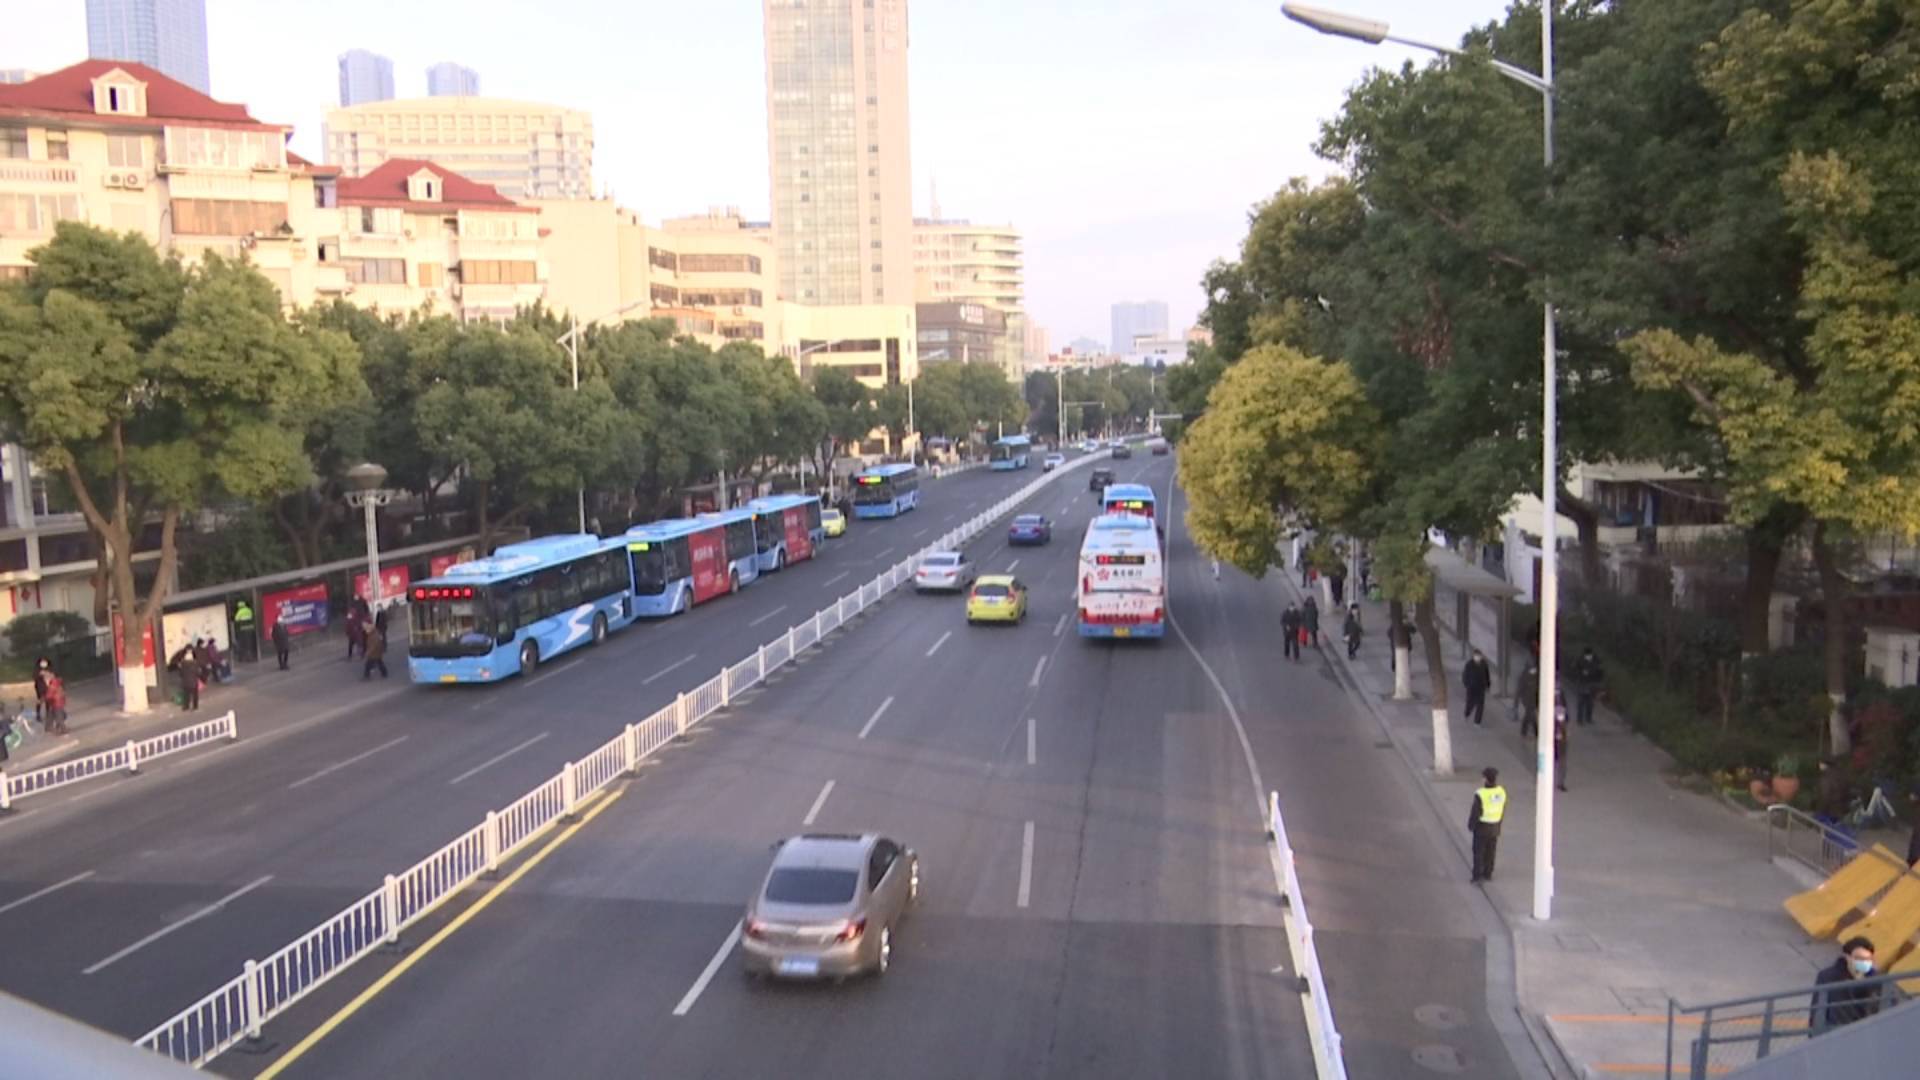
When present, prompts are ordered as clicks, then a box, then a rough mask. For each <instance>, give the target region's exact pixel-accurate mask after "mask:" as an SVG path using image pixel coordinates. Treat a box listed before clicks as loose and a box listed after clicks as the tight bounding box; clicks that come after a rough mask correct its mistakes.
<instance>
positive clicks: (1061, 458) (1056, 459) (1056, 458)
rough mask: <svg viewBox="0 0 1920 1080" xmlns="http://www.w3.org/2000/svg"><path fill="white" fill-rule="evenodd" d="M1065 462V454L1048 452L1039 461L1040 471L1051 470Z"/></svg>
mask: <svg viewBox="0 0 1920 1080" xmlns="http://www.w3.org/2000/svg"><path fill="white" fill-rule="evenodd" d="M1066 463H1067V455H1065V454H1048V455H1047V456H1046V459H1045V460H1043V461H1041V462H1040V471H1041V472H1052V471H1053V470H1055V469H1057V468H1059V467H1060V466H1062V465H1065V464H1066Z"/></svg>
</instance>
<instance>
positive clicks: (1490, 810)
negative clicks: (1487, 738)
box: [1467, 767, 1507, 884]
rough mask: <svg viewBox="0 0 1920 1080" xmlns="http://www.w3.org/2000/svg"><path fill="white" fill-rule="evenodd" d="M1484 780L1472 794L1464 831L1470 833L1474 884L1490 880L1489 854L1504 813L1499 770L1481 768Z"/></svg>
mask: <svg viewBox="0 0 1920 1080" xmlns="http://www.w3.org/2000/svg"><path fill="white" fill-rule="evenodd" d="M1480 775H1481V776H1482V777H1484V778H1485V779H1486V783H1485V784H1483V785H1481V787H1480V789H1479V790H1478V791H1475V792H1474V793H1473V809H1472V810H1471V811H1470V812H1469V813H1468V814H1467V831H1468V832H1470V833H1472V834H1473V880H1474V882H1475V883H1476V884H1478V883H1479V882H1482V881H1492V880H1493V856H1494V852H1495V850H1496V849H1498V848H1499V846H1500V821H1501V819H1502V818H1504V817H1506V816H1507V789H1506V788H1503V787H1501V786H1500V770H1499V769H1495V768H1492V767H1488V768H1486V769H1482V770H1481V771H1480Z"/></svg>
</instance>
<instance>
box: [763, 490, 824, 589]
mask: <svg viewBox="0 0 1920 1080" xmlns="http://www.w3.org/2000/svg"><path fill="white" fill-rule="evenodd" d="M747 509H749V510H751V511H753V546H754V550H755V551H756V552H757V553H758V555H759V559H760V572H761V573H763V574H764V573H769V572H771V571H774V570H783V569H785V568H786V565H787V564H788V563H796V562H805V561H806V560H808V559H811V558H813V553H814V550H815V549H817V548H818V547H819V546H820V544H821V542H822V541H824V540H825V539H826V532H825V530H824V527H823V526H822V525H821V524H820V500H819V499H817V498H815V497H814V496H812V495H768V496H765V497H764V498H759V499H755V500H753V501H752V502H749V503H748V504H747Z"/></svg>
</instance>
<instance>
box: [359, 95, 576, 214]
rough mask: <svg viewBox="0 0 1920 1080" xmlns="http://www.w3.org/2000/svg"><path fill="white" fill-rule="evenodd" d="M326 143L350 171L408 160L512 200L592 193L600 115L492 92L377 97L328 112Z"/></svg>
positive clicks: (554, 197) (558, 197)
mask: <svg viewBox="0 0 1920 1080" xmlns="http://www.w3.org/2000/svg"><path fill="white" fill-rule="evenodd" d="M325 141H326V147H327V151H326V154H327V162H328V164H331V165H338V166H339V167H340V168H341V169H342V170H343V171H344V172H345V173H346V175H348V176H365V175H366V174H368V173H370V172H372V171H373V170H375V169H377V168H379V167H380V166H381V165H383V164H385V163H386V162H387V161H388V160H389V159H392V158H407V159H409V160H417V161H432V162H435V163H437V164H439V165H442V166H444V167H446V168H448V169H452V170H453V171H454V172H456V173H459V174H460V175H461V176H464V177H466V178H467V179H469V180H473V181H476V182H478V183H482V184H487V185H489V186H491V187H493V188H494V189H495V190H497V191H499V192H500V194H502V195H504V196H506V197H507V198H510V199H585V198H589V197H591V196H592V194H593V119H592V117H590V116H588V115H587V114H586V113H584V112H581V111H580V110H578V109H563V108H560V107H559V106H556V105H541V104H537V103H534V102H527V101H508V100H505V99H502V98H487V97H427V98H411V99H407V100H401V101H375V102H368V103H366V104H364V105H355V106H352V107H351V108H342V109H331V110H328V112H327V122H326V140H325Z"/></svg>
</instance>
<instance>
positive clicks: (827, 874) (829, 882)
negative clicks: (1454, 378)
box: [767, 867, 860, 904]
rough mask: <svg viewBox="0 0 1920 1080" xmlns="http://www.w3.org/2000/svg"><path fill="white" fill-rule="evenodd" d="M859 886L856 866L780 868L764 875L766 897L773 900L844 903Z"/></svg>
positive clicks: (806, 902) (775, 901)
mask: <svg viewBox="0 0 1920 1080" xmlns="http://www.w3.org/2000/svg"><path fill="white" fill-rule="evenodd" d="M859 887H860V871H858V870H827V869H821V868H818V867H796V868H792V869H779V870H775V871H774V872H773V876H772V877H770V878H768V879H767V899H768V900H769V901H771V902H773V903H776V904H844V903H847V902H848V901H851V900H852V899H853V893H854V890H855V889H858V888H859Z"/></svg>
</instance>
